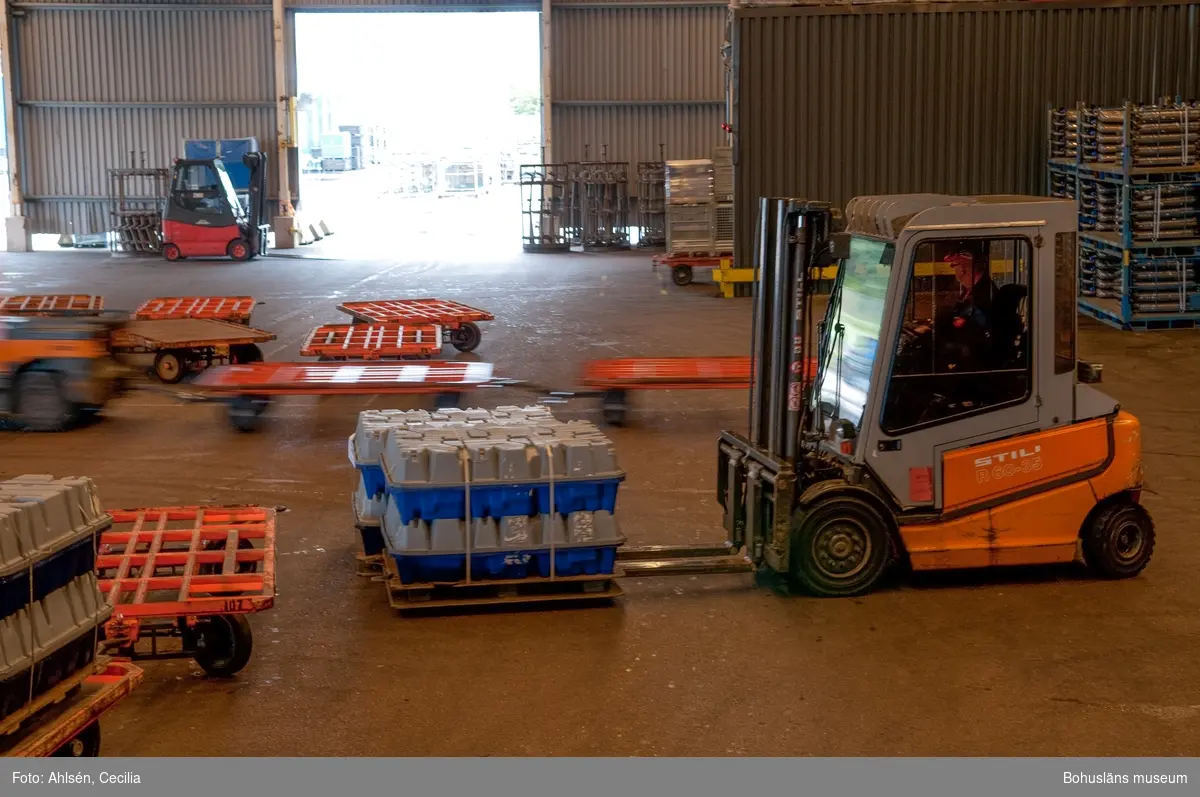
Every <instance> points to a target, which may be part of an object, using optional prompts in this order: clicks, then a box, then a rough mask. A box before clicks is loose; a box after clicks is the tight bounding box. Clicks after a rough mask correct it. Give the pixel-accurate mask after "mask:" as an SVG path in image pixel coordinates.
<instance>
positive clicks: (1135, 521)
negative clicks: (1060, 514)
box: [1083, 500, 1154, 578]
mask: <svg viewBox="0 0 1200 797" xmlns="http://www.w3.org/2000/svg"><path fill="white" fill-rule="evenodd" d="M1153 554H1154V521H1152V520H1151V519H1150V514H1149V513H1148V512H1147V511H1146V510H1145V509H1142V507H1141V506H1139V505H1138V504H1135V503H1133V502H1132V501H1127V500H1122V501H1116V502H1114V503H1111V504H1109V505H1108V506H1106V507H1104V508H1103V509H1101V510H1100V511H1099V512H1097V513H1096V515H1095V517H1093V518H1091V520H1090V521H1089V522H1088V524H1087V526H1086V527H1085V528H1084V531H1083V559H1084V561H1085V562H1087V564H1088V567H1090V568H1092V570H1094V571H1096V573H1098V574H1099V575H1101V576H1103V577H1104V578H1132V577H1134V576H1136V575H1137V574H1138V573H1140V572H1142V571H1143V570H1145V569H1146V565H1148V564H1150V557H1151V556H1152V555H1153Z"/></svg>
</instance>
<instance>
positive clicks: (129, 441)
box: [0, 239, 1200, 756]
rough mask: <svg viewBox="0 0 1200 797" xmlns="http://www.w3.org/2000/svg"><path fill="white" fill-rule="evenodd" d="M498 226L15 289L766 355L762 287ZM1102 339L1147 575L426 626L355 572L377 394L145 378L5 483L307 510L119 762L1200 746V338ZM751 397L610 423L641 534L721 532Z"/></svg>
mask: <svg viewBox="0 0 1200 797" xmlns="http://www.w3.org/2000/svg"><path fill="white" fill-rule="evenodd" d="M331 240H333V239H331ZM475 244H476V245H472V244H471V242H461V245H460V242H456V241H454V240H451V241H449V242H448V244H447V245H449V246H451V247H454V248H452V249H450V250H446V249H444V248H443V249H442V250H441V251H440V252H438V253H434V252H423V253H420V254H416V255H414V254H413V253H412V252H406V253H404V254H403V255H402V256H403V257H405V258H407V259H405V260H403V261H397V260H387V261H380V260H376V261H362V260H358V261H354V262H341V261H336V260H316V259H295V258H284V257H277V256H273V257H271V258H269V259H267V260H265V261H262V262H256V263H250V264H236V265H235V264H230V263H191V262H189V263H185V264H179V265H171V266H168V265H167V264H165V263H163V262H159V261H139V260H127V259H122V258H113V257H110V256H108V255H107V254H82V253H62V254H36V255H25V256H15V255H7V256H6V255H0V272H2V275H0V292H13V291H16V290H18V289H19V290H20V291H22V292H52V291H59V292H66V291H70V292H95V293H103V294H104V295H105V296H106V297H107V298H108V305H109V307H111V308H118V307H132V306H134V305H135V304H137V303H138V302H140V301H141V300H142V299H144V298H148V297H150V296H155V295H195V294H239V293H246V294H251V295H254V296H255V297H257V298H259V299H261V300H265V301H266V302H267V304H266V305H265V306H263V307H261V308H259V309H258V311H257V312H256V314H255V323H256V325H258V326H261V327H264V328H267V329H270V330H273V331H275V332H276V333H278V335H279V340H278V342H277V343H275V344H272V345H271V346H270V347H268V349H267V355H268V358H269V359H286V358H293V357H295V352H296V348H297V345H298V343H299V342H300V339H301V337H302V335H303V334H304V333H305V332H306V331H307V330H308V329H309V328H310V327H312V326H313V325H315V324H317V323H319V322H324V321H336V320H339V318H340V314H339V313H338V312H337V311H336V310H335V309H334V305H335V304H337V303H338V301H339V300H342V299H352V298H359V297H363V298H366V297H385V296H391V295H403V294H408V295H419V294H425V295H436V296H441V297H445V298H453V299H458V300H461V301H464V302H467V303H469V304H476V305H479V306H481V307H485V308H488V309H490V310H492V311H493V312H494V313H495V314H496V315H497V321H495V322H494V323H492V324H489V325H487V327H486V329H485V333H484V343H483V345H482V346H481V347H480V350H479V352H478V354H479V355H480V356H481V357H482V358H486V359H487V360H489V361H492V362H494V363H495V364H496V366H497V369H498V371H499V372H500V373H501V374H504V375H512V376H520V377H525V378H529V379H533V380H538V381H540V382H544V383H551V384H556V385H557V384H562V385H569V384H571V382H572V379H573V377H574V375H575V374H576V373H577V369H578V368H579V366H580V363H581V362H582V361H583V360H585V359H588V358H595V357H605V356H611V355H654V354H660V355H668V354H696V355H699V354H739V353H744V352H745V350H746V345H747V336H748V328H749V322H750V305H749V302H748V301H747V300H728V301H726V300H719V299H716V298H713V295H712V294H713V291H712V289H711V288H710V287H705V286H692V287H690V288H686V289H679V288H675V287H674V286H669V285H667V284H665V282H664V280H663V279H660V278H658V277H656V276H655V275H654V274H653V273H652V272H651V270H650V268H649V266H648V258H647V257H646V256H644V255H640V254H630V255H621V256H599V255H573V256H540V257H534V256H526V255H522V254H520V253H511V254H510V253H504V252H500V253H496V252H494V251H491V252H489V251H488V250H487V249H486V248H481V247H480V246H478V245H477V244H478V242H475ZM1082 348H1083V350H1084V353H1085V354H1086V355H1089V356H1092V357H1094V358H1095V359H1097V360H1099V361H1101V362H1103V363H1104V365H1105V366H1106V369H1105V378H1106V383H1107V390H1108V391H1110V392H1111V393H1112V394H1114V395H1115V396H1116V397H1118V398H1119V400H1120V401H1121V402H1122V404H1123V405H1124V406H1125V407H1126V408H1127V409H1129V410H1131V411H1132V412H1134V413H1135V414H1137V415H1138V416H1139V417H1140V418H1141V420H1142V423H1143V429H1144V433H1145V446H1146V469H1147V472H1148V478H1149V482H1150V486H1151V487H1152V488H1153V489H1154V492H1153V493H1150V494H1148V495H1147V496H1146V499H1145V501H1146V505H1147V506H1148V508H1149V509H1150V511H1151V512H1152V513H1153V515H1154V517H1155V519H1156V521H1157V524H1158V529H1159V542H1158V549H1157V551H1156V553H1155V558H1154V561H1153V562H1152V563H1151V565H1150V567H1149V569H1148V570H1147V571H1146V573H1145V574H1144V575H1143V576H1142V577H1140V578H1138V579H1135V580H1132V581H1127V582H1119V583H1105V582H1098V581H1092V580H1090V579H1089V578H1087V577H1086V575H1085V574H1083V573H1082V572H1081V571H1080V570H1079V569H1077V568H1074V567H1067V568H1061V569H1054V570H1049V571H1046V570H1037V571H1033V572H1029V571H1020V572H1003V573H999V572H992V573H984V574H978V573H972V574H960V575H954V576H949V577H947V576H942V577H937V578H930V577H925V578H920V579H916V580H914V579H911V578H907V577H901V578H893V579H892V580H891V582H890V583H889V584H888V585H887V586H885V588H883V589H881V590H880V591H878V592H876V593H873V594H871V595H869V596H866V597H864V598H861V599H855V600H840V601H837V600H835V601H820V600H812V599H804V598H784V597H779V596H777V595H775V594H773V593H770V592H767V591H765V590H762V589H756V588H755V587H753V586H752V585H751V584H750V583H749V579H748V578H743V577H738V576H726V577H712V578H685V579H681V580H671V579H658V580H647V581H639V582H634V583H628V584H626V587H625V588H626V591H627V595H626V597H625V598H623V599H622V600H621V601H620V602H619V603H618V604H617V605H615V606H613V607H609V608H592V609H576V610H558V611H541V612H522V613H510V614H490V615H482V616H481V615H462V616H448V617H433V618H425V619H402V618H399V617H397V616H394V615H393V614H392V612H391V611H390V610H389V608H388V605H387V602H386V599H385V595H384V593H383V588H382V587H381V586H380V585H378V584H374V583H371V582H369V581H366V580H363V579H359V578H356V577H355V576H354V574H353V555H354V551H355V541H354V537H353V535H354V532H353V528H352V526H351V521H350V515H349V507H348V495H349V491H350V489H351V485H352V483H353V478H354V477H353V473H352V471H351V469H350V467H349V465H348V464H347V462H346V458H345V440H346V435H347V434H349V433H350V432H351V431H352V430H353V427H354V418H355V413H356V412H357V411H358V410H359V409H361V408H364V407H367V406H387V405H393V406H395V405H396V403H395V402H392V401H388V400H378V399H376V400H353V401H350V400H347V401H342V400H337V401H318V400H307V399H296V400H292V401H288V402H287V403H286V405H285V406H283V407H281V408H280V409H279V411H278V412H277V414H276V416H275V417H274V418H273V422H272V423H271V424H270V425H269V427H268V428H267V429H266V430H264V431H263V432H261V433H259V434H257V435H252V436H244V435H237V434H235V433H233V432H231V431H229V430H228V429H227V427H226V426H225V423H224V420H223V417H222V416H221V415H220V414H219V413H218V412H217V410H216V409H214V408H210V407H205V406H192V405H189V406H180V405H177V404H172V403H171V402H170V400H169V399H168V398H166V397H163V396H158V395H154V394H150V393H142V394H135V395H134V396H132V397H130V398H127V399H124V400H122V401H121V402H119V403H117V404H116V405H114V406H113V408H112V411H111V413H110V417H108V418H107V419H106V420H105V421H104V422H103V423H101V424H99V425H97V426H95V427H92V428H88V429H84V430H79V431H75V432H71V433H69V434H65V435H58V436H41V435H32V434H21V433H12V432H8V433H0V476H11V475H15V474H18V473H23V472H33V473H55V474H60V475H72V474H85V475H90V476H92V477H94V478H95V479H96V480H97V482H98V484H99V486H100V489H101V495H102V497H103V499H104V501H105V502H106V503H107V504H109V505H111V506H136V505H150V504H177V503H205V502H221V503H240V502H257V503H263V504H269V505H283V506H286V507H287V508H288V511H287V512H286V513H285V514H283V515H282V516H281V517H280V532H279V534H280V541H279V542H280V556H279V562H278V565H279V566H278V574H279V599H278V603H277V606H276V608H275V609H274V610H273V611H271V612H269V613H266V614H262V615H259V616H257V617H255V618H253V621H252V622H253V625H254V630H255V634H256V649H255V654H254V658H253V660H252V661H251V663H250V665H249V667H247V669H246V670H244V671H243V673H242V674H241V675H240V676H239V677H237V678H236V679H233V680H230V681H213V680H207V679H205V678H204V677H203V676H202V675H201V674H200V673H199V671H198V669H197V668H196V667H195V666H194V665H193V664H192V663H191V662H187V661H170V662H151V663H148V664H147V666H146V670H147V676H146V680H145V682H144V683H143V685H142V686H141V687H140V688H138V689H137V691H136V692H135V693H134V694H133V696H131V698H130V699H128V700H127V701H126V702H125V703H124V704H123V705H122V706H121V707H119V709H117V710H116V711H115V712H114V713H113V714H111V715H110V718H108V719H106V720H105V725H104V734H105V750H106V752H107V753H108V754H111V755H145V756H172V755H279V756H284V755H301V756H311V755H338V756H344V755H493V756H500V755H678V756H691V755H1197V754H1200V678H1197V677H1196V676H1197V672H1198V671H1197V665H1196V662H1197V661H1198V660H1200V583H1198V582H1197V579H1196V573H1197V572H1198V571H1200V546H1198V545H1197V544H1196V542H1195V538H1194V537H1193V536H1192V535H1193V534H1195V533H1196V527H1194V526H1192V525H1190V524H1191V523H1193V522H1195V518H1196V515H1197V510H1198V509H1200V498H1197V497H1196V492H1195V487H1194V485H1195V483H1196V480H1197V477H1200V459H1198V457H1200V454H1198V453H1197V452H1200V428H1198V427H1197V424H1196V419H1197V415H1198V414H1200V410H1198V409H1197V404H1196V396H1197V394H1198V392H1200V335H1198V334H1197V333H1195V332H1173V333H1154V334H1131V333H1118V332H1116V331H1112V330H1109V329H1106V328H1101V327H1099V326H1098V325H1092V324H1085V330H1084V334H1083V346H1082ZM517 398H518V397H517V396H508V395H491V394H488V395H485V396H484V397H483V399H485V400H487V401H488V402H490V405H494V404H496V403H510V402H514V401H515V400H516V399H517ZM744 401H745V399H744V396H743V394H741V393H740V392H712V393H706V392H686V391H685V392H680V393H676V394H667V393H664V394H659V395H655V396H653V397H652V398H650V399H648V400H646V401H645V402H644V403H643V404H642V405H641V406H640V408H639V410H640V411H639V412H638V413H637V415H636V416H635V425H634V426H633V427H632V428H628V429H624V430H617V431H614V432H613V433H612V435H613V438H614V440H615V441H616V443H617V446H618V450H619V452H620V454H621V456H622V458H623V460H622V461H623V465H624V467H625V468H626V469H627V470H628V474H629V476H628V480H627V482H626V485H625V486H624V488H623V489H622V493H621V507H620V515H621V517H622V518H623V522H624V529H625V531H626V533H627V535H628V536H629V538H630V540H631V542H633V543H649V542H662V543H671V542H699V541H710V540H718V539H720V538H721V530H720V526H719V514H718V510H717V506H716V502H715V500H714V497H713V488H714V475H713V471H714V443H715V440H714V438H715V435H716V433H717V431H718V430H720V429H721V428H740V427H741V426H742V425H744V423H745V419H744V409H743V408H744ZM592 413H594V408H593V407H591V406H588V405H584V406H580V407H572V408H568V414H571V415H579V416H583V417H592ZM1188 518H1191V520H1189V519H1188Z"/></svg>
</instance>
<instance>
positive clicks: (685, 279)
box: [671, 266, 692, 287]
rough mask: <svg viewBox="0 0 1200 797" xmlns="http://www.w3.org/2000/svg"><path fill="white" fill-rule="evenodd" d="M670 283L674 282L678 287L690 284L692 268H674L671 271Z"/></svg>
mask: <svg viewBox="0 0 1200 797" xmlns="http://www.w3.org/2000/svg"><path fill="white" fill-rule="evenodd" d="M671 282H674V283H675V284H676V285H679V286H680V287H682V286H684V285H691V284H692V267H691V266H675V267H674V268H673V269H671Z"/></svg>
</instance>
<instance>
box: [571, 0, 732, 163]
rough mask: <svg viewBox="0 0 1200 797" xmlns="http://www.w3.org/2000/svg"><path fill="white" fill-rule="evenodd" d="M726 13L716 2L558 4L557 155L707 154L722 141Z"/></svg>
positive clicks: (631, 158) (639, 157) (652, 157)
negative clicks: (630, 4) (620, 4)
mask: <svg viewBox="0 0 1200 797" xmlns="http://www.w3.org/2000/svg"><path fill="white" fill-rule="evenodd" d="M726 13H727V12H726V7H725V6H724V5H715V4H707V5H705V4H694V5H683V6H680V5H674V6H667V7H661V8H656V7H653V6H649V5H639V6H636V7H632V8H618V7H611V6H610V7H603V8H602V7H596V6H590V5H581V6H580V7H572V6H571V4H569V3H564V4H561V5H560V4H556V5H555V6H554V8H553V10H552V13H551V53H552V58H551V74H552V82H551V87H552V88H551V95H550V96H551V102H552V105H553V120H552V124H553V131H554V139H553V146H554V153H553V158H554V160H555V161H558V162H566V161H579V160H585V159H590V160H601V159H602V158H603V157H604V156H605V155H607V158H608V160H612V161H628V162H630V163H637V162H639V161H657V160H662V159H664V157H665V159H667V160H677V159H678V160H683V159H691V158H711V157H712V151H713V148H714V147H718V146H721V145H722V142H723V140H724V138H725V136H724V133H723V132H722V130H721V124H722V122H724V121H725V81H724V71H723V68H722V64H721V45H722V43H723V42H724V41H725V38H726Z"/></svg>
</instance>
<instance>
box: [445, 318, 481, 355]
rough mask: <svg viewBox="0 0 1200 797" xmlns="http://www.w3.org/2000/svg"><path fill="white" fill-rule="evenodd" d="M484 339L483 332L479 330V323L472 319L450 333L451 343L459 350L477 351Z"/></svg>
mask: <svg viewBox="0 0 1200 797" xmlns="http://www.w3.org/2000/svg"><path fill="white" fill-rule="evenodd" d="M482 340H483V333H482V332H480V331H479V325H478V324H476V323H474V322H472V321H466V322H464V323H463V324H461V325H459V327H458V328H457V329H455V330H453V331H452V332H451V333H450V345H451V346H453V347H454V348H456V349H458V350H459V351H475V349H476V348H478V347H479V342H480V341H482Z"/></svg>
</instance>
